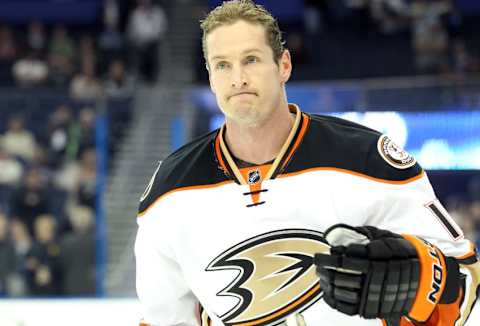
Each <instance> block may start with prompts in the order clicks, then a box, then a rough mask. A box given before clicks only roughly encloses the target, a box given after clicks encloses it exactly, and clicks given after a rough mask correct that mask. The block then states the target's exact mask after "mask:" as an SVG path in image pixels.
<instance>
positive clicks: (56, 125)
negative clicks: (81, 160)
mask: <svg viewBox="0 0 480 326" xmlns="http://www.w3.org/2000/svg"><path fill="white" fill-rule="evenodd" d="M74 132H75V122H74V119H73V115H72V110H71V109H70V107H69V106H67V105H66V104H60V105H59V106H58V107H57V108H56V109H55V111H54V112H53V114H52V115H51V116H50V118H49V120H48V126H47V132H46V139H45V141H44V143H45V147H46V148H47V152H48V157H49V166H50V167H53V168H57V167H59V166H61V165H62V164H63V163H64V161H65V160H68V159H69V158H72V159H73V157H70V156H69V153H68V152H69V151H76V149H75V148H72V146H71V140H72V137H73V134H74Z"/></svg>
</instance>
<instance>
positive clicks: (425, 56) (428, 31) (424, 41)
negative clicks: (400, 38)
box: [411, 0, 451, 73]
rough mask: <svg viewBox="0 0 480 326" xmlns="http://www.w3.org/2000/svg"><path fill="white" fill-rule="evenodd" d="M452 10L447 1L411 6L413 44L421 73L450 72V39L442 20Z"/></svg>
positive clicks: (421, 0)
mask: <svg viewBox="0 0 480 326" xmlns="http://www.w3.org/2000/svg"><path fill="white" fill-rule="evenodd" d="M450 9H451V4H450V2H449V1H447V0H441V1H440V0H439V1H435V2H432V1H427V0H415V2H414V3H413V4H412V5H411V17H412V30H413V39H412V43H413V49H414V53H415V65H416V68H417V70H418V71H419V72H427V73H438V72H446V71H447V70H448V48H449V39H448V33H447V30H446V27H445V26H444V25H443V23H442V20H441V18H442V16H443V15H444V14H446V13H448V12H449V11H450Z"/></svg>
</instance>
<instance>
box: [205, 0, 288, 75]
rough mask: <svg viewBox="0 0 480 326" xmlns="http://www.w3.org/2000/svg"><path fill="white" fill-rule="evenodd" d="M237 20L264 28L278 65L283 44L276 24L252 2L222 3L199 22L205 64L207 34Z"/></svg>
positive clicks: (235, 0) (273, 19)
mask: <svg viewBox="0 0 480 326" xmlns="http://www.w3.org/2000/svg"><path fill="white" fill-rule="evenodd" d="M239 20H244V21H246V22H249V23H253V24H260V25H262V26H263V27H264V28H265V35H266V38H267V42H268V45H269V46H270V48H271V49H272V51H273V59H274V61H275V63H278V61H279V60H280V58H281V56H282V54H283V51H284V50H285V48H284V44H285V42H284V41H283V40H282V32H281V31H280V27H279V26H278V22H277V20H276V19H275V18H274V17H273V16H272V14H270V12H268V11H267V10H266V9H265V8H264V7H263V6H261V5H257V4H255V3H254V2H253V1H252V0H230V1H224V2H223V3H222V5H220V6H218V7H216V8H215V9H213V10H212V11H210V12H209V13H208V15H207V16H206V17H205V19H203V20H201V21H200V28H201V29H202V31H203V35H202V49H203V56H204V58H205V62H207V63H208V60H207V44H206V38H207V35H208V33H210V32H211V31H213V30H214V29H215V28H217V27H219V26H223V25H229V24H233V23H235V22H237V21H239ZM207 66H208V64H207Z"/></svg>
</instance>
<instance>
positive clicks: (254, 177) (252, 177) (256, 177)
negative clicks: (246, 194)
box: [248, 170, 261, 185]
mask: <svg viewBox="0 0 480 326" xmlns="http://www.w3.org/2000/svg"><path fill="white" fill-rule="evenodd" d="M260 179H261V176H260V170H252V171H249V172H248V184H249V185H253V184H256V183H259V182H260Z"/></svg>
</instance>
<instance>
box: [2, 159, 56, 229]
mask: <svg viewBox="0 0 480 326" xmlns="http://www.w3.org/2000/svg"><path fill="white" fill-rule="evenodd" d="M49 194H50V193H49V191H48V188H47V185H46V180H45V176H44V175H42V174H41V170H40V168H38V167H34V168H31V169H30V170H28V171H27V172H26V173H25V176H24V182H23V185H22V186H21V187H20V188H18V189H17V190H16V192H15V193H14V194H13V195H12V198H11V204H10V208H11V214H10V215H11V216H12V217H14V218H16V219H18V220H20V221H22V222H23V223H25V225H26V226H27V229H28V231H29V232H30V235H33V234H34V220H35V218H36V217H37V216H38V215H42V214H48V213H50V212H51V198H50V195H49Z"/></svg>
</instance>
